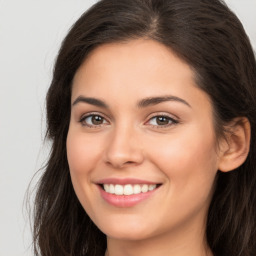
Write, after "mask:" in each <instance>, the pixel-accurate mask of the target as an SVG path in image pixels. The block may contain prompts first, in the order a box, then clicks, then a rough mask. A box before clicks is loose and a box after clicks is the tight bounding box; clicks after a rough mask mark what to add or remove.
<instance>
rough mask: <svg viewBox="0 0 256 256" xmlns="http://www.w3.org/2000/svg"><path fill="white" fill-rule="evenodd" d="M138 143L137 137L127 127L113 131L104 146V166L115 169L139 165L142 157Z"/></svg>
mask: <svg viewBox="0 0 256 256" xmlns="http://www.w3.org/2000/svg"><path fill="white" fill-rule="evenodd" d="M139 141H140V139H139V135H138V134H136V132H135V131H134V130H133V131H132V129H131V128H129V127H127V126H126V127H123V128H121V127H120V129H118V128H116V129H115V130H113V131H112V133H111V136H110V137H109V142H108V145H107V146H106V151H105V162H106V164H108V165H111V166H112V167H114V168H116V169H121V168H125V167H129V166H136V165H139V164H141V163H142V162H143V160H144V156H143V150H142V147H141V146H142V145H141V144H140V143H139Z"/></svg>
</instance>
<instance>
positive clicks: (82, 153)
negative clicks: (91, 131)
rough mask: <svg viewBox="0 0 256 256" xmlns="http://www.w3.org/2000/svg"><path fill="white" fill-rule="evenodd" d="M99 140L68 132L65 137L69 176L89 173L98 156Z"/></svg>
mask: <svg viewBox="0 0 256 256" xmlns="http://www.w3.org/2000/svg"><path fill="white" fill-rule="evenodd" d="M100 144H101V143H100V140H99V139H97V138H93V136H92V137H87V136H84V135H83V134H79V133H75V132H72V131H69V133H68V136H67V158H68V163H69V168H70V172H71V174H76V175H82V174H85V173H88V172H90V170H91V169H92V168H93V167H94V166H95V164H96V162H97V161H98V158H99V155H100V153H101V152H100V148H101V147H100Z"/></svg>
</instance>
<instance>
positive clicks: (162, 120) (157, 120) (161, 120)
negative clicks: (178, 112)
mask: <svg viewBox="0 0 256 256" xmlns="http://www.w3.org/2000/svg"><path fill="white" fill-rule="evenodd" d="M177 123H178V121H176V120H175V119H173V118H171V117H169V116H154V117H152V118H151V119H150V120H149V121H148V124H150V125H152V126H156V127H157V126H171V125H174V124H177Z"/></svg>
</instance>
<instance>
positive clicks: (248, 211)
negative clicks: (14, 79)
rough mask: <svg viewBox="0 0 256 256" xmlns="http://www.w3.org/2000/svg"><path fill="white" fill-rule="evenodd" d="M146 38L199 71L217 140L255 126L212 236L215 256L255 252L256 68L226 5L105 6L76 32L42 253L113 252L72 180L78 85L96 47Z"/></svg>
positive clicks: (52, 107)
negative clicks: (240, 121)
mask: <svg viewBox="0 0 256 256" xmlns="http://www.w3.org/2000/svg"><path fill="white" fill-rule="evenodd" d="M137 38H148V39H152V40H156V41H158V42H160V43H162V44H164V45H166V46H168V47H169V48H170V49H172V50H173V51H174V52H175V53H176V54H177V55H178V56H179V57H180V58H181V59H183V60H184V61H186V62H187V63H188V64H189V65H190V66H191V67H192V68H193V70H194V72H195V74H196V79H197V84H198V86H199V87H200V88H201V89H202V90H203V91H205V92H206V93H207V94H208V95H209V96H210V98H211V101H212V104H213V107H214V111H215V124H216V127H215V128H216V134H217V135H218V134H221V133H222V131H223V129H224V128H223V127H224V124H225V123H227V122H229V121H231V120H232V119H234V118H235V117H247V118H248V120H249V121H250V124H251V131H252V133H251V144H250V152H249V155H248V157H247V159H246V161H245V163H244V164H243V165H242V166H240V167H239V168H237V169H236V170H234V171H232V172H229V173H222V172H218V174H217V177H216V187H215V192H214V195H213V198H212V202H211V205H210V209H209V213H208V219H207V230H206V235H207V241H208V244H209V246H210V248H211V250H212V252H213V253H214V255H215V256H224V255H225V256H227V255H230V256H253V255H255V254H256V240H255V238H256V141H255V135H256V63H255V57H254V54H253V50H252V48H251V45H250V42H249V39H248V37H247V35H246V33H245V31H244V29H243V26H242V25H241V23H240V21H239V20H238V18H237V17H236V16H235V15H234V14H233V13H232V12H231V11H230V10H229V9H228V7H227V6H226V5H225V3H224V2H222V1H220V0H102V1H99V2H98V3H96V4H95V5H94V6H93V7H91V8H90V9H89V10H88V11H87V12H85V13H84V14H83V15H82V16H81V17H80V19H79V20H78V21H77V22H76V23H75V24H74V25H73V27H72V28H71V30H70V31H69V33H68V35H67V36H66V38H65V40H64V41H63V43H62V46H61V49H60V51H59V54H58V57H57V60H56V64H55V69H54V74H53V79H52V83H51V86H50V88H49V90H48V93H47V125H48V130H47V138H48V139H50V140H51V141H52V148H51V152H50V156H49V160H48V163H47V165H46V168H45V170H44V172H43V174H42V177H41V179H40V181H39V186H38V189H37V193H36V198H35V207H34V252H35V255H42V256H64V255H69V256H82V255H83V256H84V255H88V256H93V255H94V256H100V255H104V252H105V250H106V237H105V235H104V234H103V233H102V232H101V231H100V230H98V228H97V227H96V226H95V225H94V223H92V221H91V220H90V218H89V217H88V216H87V214H86V212H85V211H84V209H83V208H82V206H81V205H80V203H79V201H78V199H77V197H76V195H75V193H74V190H73V187H72V183H71V179H70V174H69V166H68V162H67V155H66V138H67V132H68V127H69V119H70V101H71V87H72V79H73V77H74V74H75V73H76V71H77V69H78V68H79V66H80V65H81V63H82V62H83V61H84V59H85V58H86V56H87V55H88V54H89V53H90V52H91V51H92V50H93V49H94V48H95V47H97V46H99V45H101V44H106V43H111V42H117V41H126V40H131V39H137ZM103 214H104V213H103Z"/></svg>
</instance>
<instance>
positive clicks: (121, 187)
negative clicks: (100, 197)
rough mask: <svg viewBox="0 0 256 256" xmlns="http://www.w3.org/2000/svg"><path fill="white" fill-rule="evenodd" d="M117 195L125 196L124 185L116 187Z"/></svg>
mask: <svg viewBox="0 0 256 256" xmlns="http://www.w3.org/2000/svg"><path fill="white" fill-rule="evenodd" d="M115 194H116V195H123V194H124V187H123V186H122V185H115Z"/></svg>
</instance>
